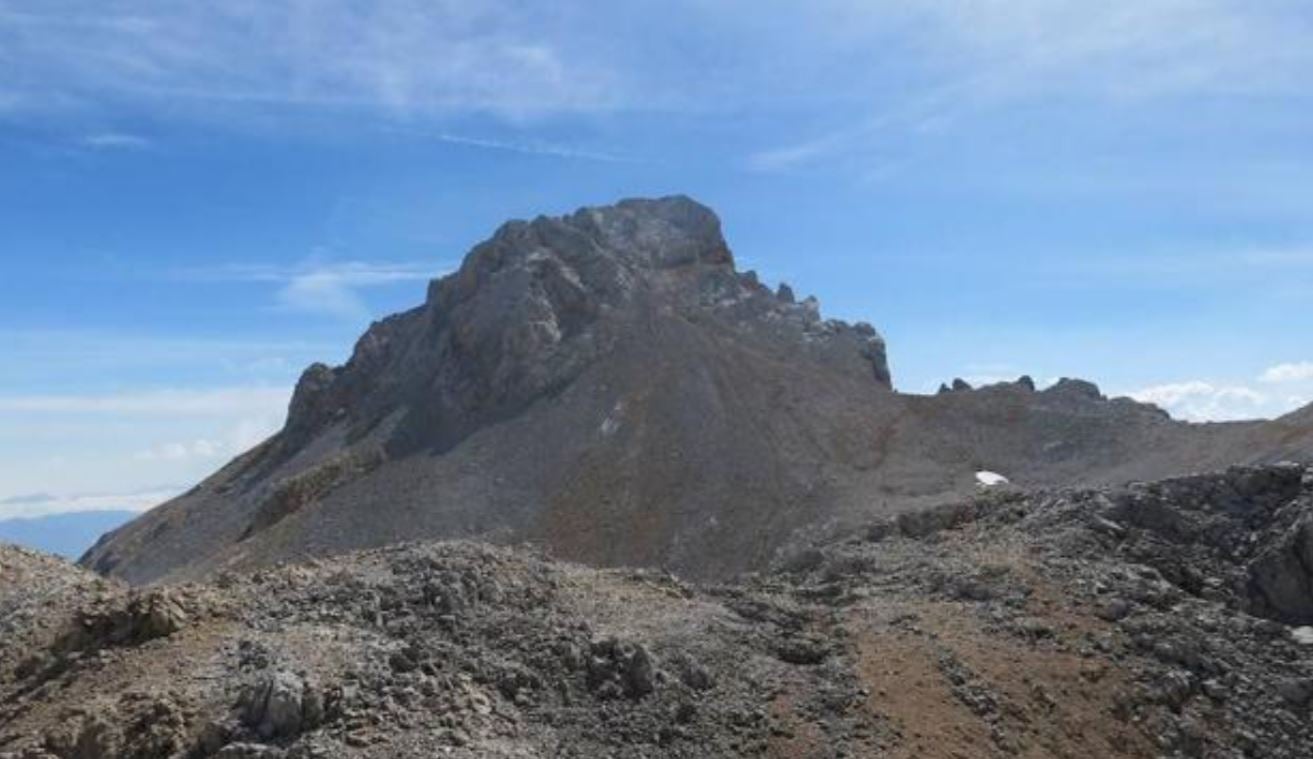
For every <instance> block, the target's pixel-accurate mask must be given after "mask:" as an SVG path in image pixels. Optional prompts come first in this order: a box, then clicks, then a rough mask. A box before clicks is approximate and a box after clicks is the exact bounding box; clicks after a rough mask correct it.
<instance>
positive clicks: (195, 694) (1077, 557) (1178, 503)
mask: <svg viewBox="0 0 1313 759" xmlns="http://www.w3.org/2000/svg"><path fill="white" fill-rule="evenodd" d="M1310 519H1313V469H1307V468H1304V467H1299V466H1294V465H1288V466H1266V467H1257V468H1236V469H1232V470H1228V471H1225V472H1220V473H1216V474H1210V475H1202V476H1193V477H1186V478H1180V479H1173V480H1169V481H1164V482H1156V483H1149V484H1139V485H1134V486H1130V487H1127V488H1118V489H1061V490H1047V491H1036V492H1029V493H1028V492H1024V491H1021V490H1017V489H998V490H989V491H985V492H983V493H980V494H978V495H977V496H975V497H973V498H970V499H966V500H961V501H956V502H953V503H949V504H945V505H941V506H939V507H937V508H934V509H930V510H925V511H919V512H907V513H904V514H901V515H899V516H897V517H892V518H879V519H874V520H870V521H868V522H867V523H866V524H863V525H860V526H859V527H858V528H857V529H856V530H855V531H836V532H835V533H834V534H832V535H829V536H826V537H823V538H821V539H819V540H817V541H815V542H804V541H799V542H796V543H793V544H791V545H789V546H787V547H786V550H785V551H783V552H782V553H781V555H780V557H779V558H778V560H777V561H776V562H775V563H774V565H773V566H772V567H770V568H769V569H768V570H766V571H764V572H762V573H761V574H760V575H759V576H756V577H753V578H749V579H746V580H745V581H743V582H741V583H737V584H728V585H706V586H700V585H694V584H688V583H684V582H681V581H679V580H677V579H675V578H673V577H671V576H669V575H667V574H664V573H661V572H658V571H653V570H597V569H588V568H584V567H580V566H577V565H571V564H563V563H558V562H554V561H551V560H548V559H546V558H545V557H544V556H542V555H541V554H540V553H537V552H533V551H526V550H523V549H514V550H512V549H507V548H495V547H491V546H487V545H478V544H472V543H426V544H406V545H398V546H393V547H389V548H385V549H376V550H372V551H368V552H362V553H355V554H346V555H341V556H337V557H333V558H330V559H321V560H315V561H312V562H309V563H306V564H301V565H287V566H283V567H278V568H274V569H269V570H262V571H258V572H254V573H223V574H221V575H219V576H217V577H216V578H215V580H214V582H213V583H210V584H198V585H180V586H168V587H163V588H151V589H136V590H134V589H132V588H129V587H128V586H126V585H124V584H122V583H120V582H118V581H113V580H106V579H103V578H101V577H98V576H96V575H93V574H91V573H89V572H84V571H81V570H78V569H76V568H74V567H73V566H71V565H68V564H66V563H63V562H59V561H57V560H53V559H47V558H44V557H41V556H37V555H34V554H32V553H31V552H25V551H22V550H17V549H9V548H3V547H0V632H2V633H3V634H2V635H0V758H3V759H11V758H15V759H17V758H19V757H21V758H22V759H55V758H58V759H66V758H68V757H78V758H79V759H109V758H110V757H115V758H117V757H128V756H131V757H138V758H139V759H156V758H158V759H164V758H165V757H182V756H189V757H197V758H198V759H199V758H203V757H223V758H224V759H234V758H237V757H262V758H264V759H302V758H308V757H328V758H335V757H380V758H381V757H431V756H452V757H471V758H472V757H507V758H509V757H527V756H561V757H604V756H605V757H615V758H616V759H637V757H656V756H662V757H703V756H763V757H840V756H882V757H897V758H904V757H906V758H909V759H910V757H952V756H973V757H986V758H987V759H988V758H992V757H1004V756H1099V757H1146V758H1148V757H1160V756H1200V757H1233V756H1235V757H1238V756H1262V757H1269V758H1271V759H1300V758H1302V757H1305V756H1307V752H1308V746H1309V745H1310V744H1313V721H1310V719H1309V717H1310V713H1311V712H1310V710H1311V709H1313V628H1309V627H1297V626H1291V625H1293V624H1307V623H1308V622H1310V621H1313V616H1308V615H1306V613H1305V612H1303V611H1298V610H1296V606H1298V605H1300V604H1307V603H1308V602H1310V601H1313V596H1311V595H1309V581H1310V579H1313V573H1310V571H1309V568H1308V567H1307V566H1305V565H1301V564H1300V563H1299V562H1285V561H1283V560H1280V559H1279V557H1281V556H1284V555H1285V554H1286V552H1288V551H1289V550H1291V549H1292V547H1293V546H1295V545H1298V544H1297V543H1291V542H1289V540H1288V538H1289V537H1290V536H1291V535H1294V534H1298V533H1299V532H1300V529H1302V528H1300V527H1298V526H1299V525H1305V524H1307V523H1308V521H1309V520H1310ZM1274 556H1275V557H1278V561H1277V564H1275V565H1274V564H1272V563H1271V557H1274ZM1276 588H1281V589H1282V590H1281V593H1282V594H1285V593H1291V595H1281V597H1282V598H1283V599H1285V600H1284V601H1282V602H1279V603H1276V602H1274V600H1275V598H1276V597H1275V596H1273V595H1272V592H1273V590H1274V589H1276ZM1286 602H1290V603H1293V604H1294V605H1293V606H1290V605H1283V604H1286ZM1286 623H1291V624H1286Z"/></svg>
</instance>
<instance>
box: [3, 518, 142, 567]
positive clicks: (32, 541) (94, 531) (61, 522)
mask: <svg viewBox="0 0 1313 759" xmlns="http://www.w3.org/2000/svg"><path fill="white" fill-rule="evenodd" d="M135 516H137V512H135V511H76V512H70V513H67V514H51V515H49V516H44V517H31V518H27V519H5V520H0V543H17V544H18V545H21V546H27V547H28V548H35V549H37V550H39V551H45V552H47V553H53V554H58V555H60V556H66V557H68V558H70V559H77V558H78V557H79V556H81V555H82V554H83V552H85V551H86V550H87V549H88V548H90V547H91V544H92V543H95V542H96V539H97V538H99V537H100V536H101V535H103V534H105V533H107V532H109V531H110V530H113V529H115V528H117V527H118V526H120V525H122V524H123V523H125V522H127V521H128V520H130V519H132V518H133V517H135Z"/></svg>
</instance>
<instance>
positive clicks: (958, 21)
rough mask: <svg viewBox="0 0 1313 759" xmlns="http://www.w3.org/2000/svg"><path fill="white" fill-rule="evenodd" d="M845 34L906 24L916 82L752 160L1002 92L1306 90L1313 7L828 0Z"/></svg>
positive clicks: (801, 160)
mask: <svg viewBox="0 0 1313 759" xmlns="http://www.w3.org/2000/svg"><path fill="white" fill-rule="evenodd" d="M824 5H825V6H826V7H828V8H829V9H830V10H831V11H836V9H837V12H832V13H830V14H828V18H829V20H830V22H831V23H832V24H834V25H835V28H834V29H833V30H832V31H831V34H832V35H833V36H834V37H835V38H836V39H851V38H853V37H854V36H859V35H861V34H863V33H864V32H863V30H866V31H865V33H868V34H875V33H879V32H881V31H883V30H887V29H889V28H896V29H897V30H898V33H899V36H900V42H901V43H902V47H900V49H902V50H908V51H910V55H911V56H912V58H913V60H914V61H915V62H916V63H918V64H920V65H919V66H917V69H918V70H920V71H921V72H922V77H923V78H922V80H921V81H919V82H917V84H916V86H911V87H904V88H903V89H904V91H905V92H906V93H908V94H906V95H900V94H899V93H898V91H897V90H893V91H886V92H882V93H879V94H878V95H877V94H876V93H872V97H871V101H872V106H871V111H870V113H868V114H867V115H865V116H858V117H856V118H851V117H850V118H849V120H848V121H847V123H843V124H841V125H839V126H836V127H833V128H831V129H830V130H828V131H821V132H820V133H819V134H813V135H811V136H807V137H803V138H800V139H799V140H798V141H796V142H793V143H790V144H784V145H777V146H772V147H768V148H765V149H762V150H760V151H758V152H756V153H754V154H752V155H751V156H750V157H749V159H748V165H749V166H751V167H753V168H757V169H762V170H780V169H788V168H793V167H795V166H798V165H802V164H806V163H810V162H818V161H824V160H842V161H845V162H848V163H851V162H852V160H853V158H854V156H856V155H861V154H864V153H867V152H869V151H870V150H871V148H872V145H873V144H878V143H879V142H881V141H885V140H887V139H888V137H889V135H890V133H898V134H903V135H907V134H917V133H923V132H927V131H940V130H943V129H944V128H946V127H951V126H952V124H953V123H954V122H957V121H968V120H970V119H971V117H972V116H973V115H974V114H977V113H979V112H981V111H982V110H988V109H993V108H997V107H1000V106H1005V105H1015V104H1018V103H1025V102H1032V101H1045V102H1048V103H1050V104H1053V103H1072V102H1095V103H1100V104H1103V105H1104V106H1134V105H1138V104H1143V103H1148V102H1153V101H1159V100H1165V99H1178V100H1179V99H1182V98H1209V97H1246V98H1252V97H1265V96H1291V95H1297V96H1308V95H1309V94H1310V92H1313V83H1311V82H1310V80H1309V77H1308V74H1309V72H1310V71H1313V48H1310V47H1309V46H1308V45H1307V44H1306V43H1305V40H1306V39H1307V35H1308V34H1309V33H1310V31H1313V18H1311V17H1309V16H1308V14H1306V13H1304V12H1303V10H1304V9H1303V8H1301V7H1300V6H1299V4H1297V3H1290V2H1275V3H1235V2H1228V1H1227V0H1191V1H1189V2H1183V1H1182V0H1112V1H1111V2H1103V3H1088V2H1084V1H1083V0H960V1H958V2H943V3H893V4H891V3H869V2H861V0H836V2H832V3H825V4H824Z"/></svg>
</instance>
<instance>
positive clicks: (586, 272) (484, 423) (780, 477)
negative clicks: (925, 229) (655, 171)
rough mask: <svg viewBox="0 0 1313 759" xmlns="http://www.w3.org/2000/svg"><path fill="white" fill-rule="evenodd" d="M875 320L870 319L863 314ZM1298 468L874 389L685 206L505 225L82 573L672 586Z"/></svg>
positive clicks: (1187, 431) (1002, 391)
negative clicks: (1031, 513) (801, 549)
mask: <svg viewBox="0 0 1313 759" xmlns="http://www.w3.org/2000/svg"><path fill="white" fill-rule="evenodd" d="M872 310H873V311H877V312H878V310H879V304H878V303H876V304H872ZM1310 458H1313V424H1311V423H1310V418H1309V416H1308V412H1307V411H1306V412H1304V413H1303V414H1302V415H1299V414H1296V415H1292V416H1290V417H1288V418H1286V419H1283V420H1277V421H1274V422H1267V423H1241V424H1218V425H1192V424H1185V423H1182V422H1178V421H1174V420H1172V419H1170V418H1169V417H1168V416H1167V415H1166V414H1164V413H1163V412H1161V411H1160V410H1159V409H1157V408H1155V407H1153V406H1149V405H1145V404H1139V403H1135V402H1133V401H1130V400H1128V399H1109V398H1106V397H1104V396H1103V394H1102V393H1101V392H1100V391H1099V389H1098V388H1097V387H1096V386H1094V385H1092V384H1090V383H1088V382H1083V381H1079V380H1064V381H1062V382H1059V383H1057V384H1056V385H1054V386H1052V387H1050V388H1047V389H1044V390H1036V388H1035V385H1034V383H1033V382H1031V381H1029V380H1028V379H1026V378H1022V379H1021V380H1019V381H1018V382H1016V383H1004V384H1000V385H994V386H990V387H985V388H979V389H973V388H971V387H970V386H968V385H966V383H963V382H958V383H954V386H953V387H951V388H950V387H947V386H946V387H945V388H944V391H943V392H941V393H939V394H937V395H932V396H917V395H908V394H904V393H898V392H895V391H894V390H893V389H892V383H891V375H890V368H889V362H888V358H887V354H886V346H885V342H884V340H883V339H882V338H881V336H880V335H879V334H878V333H877V331H876V330H875V329H874V328H872V327H871V326H869V325H867V324H861V323H859V324H847V323H844V322H841V321H836V320H832V319H825V318H823V317H822V315H821V312H820V308H819V305H818V304H817V302H816V300H815V299H814V298H803V299H799V298H797V297H796V296H795V295H794V292H793V290H792V289H791V288H790V287H789V286H788V285H784V284H781V285H779V286H778V287H777V288H774V289H772V288H769V287H767V286H766V285H765V284H763V283H762V282H760V281H759V280H758V278H757V276H756V275H755V274H753V273H752V272H740V271H738V270H737V269H736V268H735V265H734V257H733V255H732V253H731V251H730V248H729V246H728V245H727V243H726V241H725V239H724V238H723V236H722V234H721V229H720V223H719V221H718V219H717V218H716V216H715V214H714V213H713V212H712V211H711V210H709V209H707V208H705V207H704V206H701V205H699V204H698V203H696V202H694V201H692V200H690V199H688V198H685V197H670V198H662V199H656V200H627V201H622V202H620V203H618V204H616V205H613V206H606V207H598V208H585V209H582V210H579V211H577V212H575V213H573V214H570V215H567V216H563V217H556V218H548V217H539V218H537V219H534V220H533V221H515V222H510V223H508V224H505V225H504V226H502V227H501V228H500V229H498V230H497V231H496V233H495V234H494V235H493V236H492V237H491V238H490V239H489V240H487V241H485V242H482V243H480V244H478V245H476V246H475V247H474V248H473V249H472V250H471V251H470V253H469V254H468V256H466V258H465V260H464V262H463V263H462V265H461V266H460V268H459V270H458V271H456V272H455V273H453V274H451V275H449V276H446V277H443V278H442V279H439V280H436V281H434V282H433V283H432V284H431V285H430V286H429V289H428V293H427V297H426V298H425V301H424V303H423V304H422V305H420V306H419V307H417V308H414V309H412V310H410V311H407V312H404V313H401V314H397V315H395V316H392V317H389V318H387V319H384V320H383V321H380V322H378V323H376V324H374V325H373V326H371V327H370V329H369V330H368V331H367V332H366V333H365V334H364V335H363V336H362V337H361V338H360V340H359V342H358V343H357V344H356V346H355V350H354V352H353V354H352V356H351V359H350V360H349V361H348V362H347V363H346V364H345V365H344V366H340V367H328V366H324V365H315V366H312V367H310V368H309V369H307V370H306V372H305V373H304V375H303V376H302V377H301V379H300V381H299V383H298V384H297V387H296V391H295V396H294V398H293V400H292V402H291V407H290V409H289V413H288V418H287V422H286V425H285V427H284V428H283V429H282V430H281V431H280V432H278V433H277V434H276V435H274V436H273V437H272V438H271V439H269V440H268V441H266V442H265V443H263V444H262V445H259V446H258V447H256V448H255V449H254V450H251V451H249V452H247V453H245V454H243V455H242V456H240V457H238V458H237V459H236V460H234V461H232V462H231V463H229V464H228V465H227V466H225V467H223V468H222V469H221V470H220V471H218V472H217V473H216V474H214V475H213V476H212V477H210V478H209V479H207V480H206V481H204V482H202V483H201V484H200V485H198V486H197V487H196V488H194V489H193V490H192V491H190V492H188V493H187V494H185V495H183V496H182V497H180V498H178V499H176V500H174V501H172V502H170V503H168V504H165V505H163V506H161V507H159V508H157V509H155V510H153V511H151V512H150V513H148V514H146V515H145V516H143V517H141V518H140V519H138V520H136V521H135V522H133V523H131V524H129V525H128V526H126V527H124V528H122V529H120V530H118V531H116V532H114V533H112V534H111V535H108V536H106V537H105V538H104V539H102V540H101V541H100V542H99V543H98V544H97V545H96V546H95V547H94V548H93V549H92V550H91V551H90V552H88V553H87V555H86V556H85V557H84V558H83V560H82V563H83V565H84V566H86V567H88V568H91V569H94V570H95V571H97V572H100V573H102V574H105V575H108V576H110V577H115V578H121V579H124V580H127V581H129V582H133V583H150V582H157V581H161V580H186V579H202V578H212V577H214V576H216V574H217V573H219V572H222V571H226V570H246V569H255V568H259V567H266V566H271V565H274V564H276V563H279V562H282V561H287V560H290V559H298V558H303V557H322V556H330V555H334V554H338V553H342V552H345V551H350V550H354V549H361V548H368V547H375V546H383V545H388V544H392V543H395V542H398V541H403V540H414V539H417V538H465V539H477V540H481V541H486V542H492V543H499V544H512V543H521V542H528V543H532V544H535V545H538V546H540V547H542V548H544V549H545V550H547V551H548V552H549V553H550V554H551V555H553V556H555V557H559V558H563V559H566V560H571V561H580V562H586V563H589V564H593V565H602V566H606V565H630V566H642V567H654V568H662V569H665V570H669V571H673V572H675V573H677V574H679V575H680V576H684V577H689V578H695V579H713V580H714V579H727V578H730V577H733V576H734V575H736V574H737V573H740V572H743V571H749V570H760V569H762V568H764V567H766V566H768V565H769V563H770V562H771V561H772V560H773V559H774V558H776V557H777V556H778V555H779V552H780V551H781V550H782V549H783V548H784V547H785V546H787V545H789V544H791V543H795V542H797V541H798V540H801V539H806V538H807V537H808V536H812V535H814V534H817V533H818V532H825V531H835V530H842V529H844V528H847V527H851V526H853V525H856V524H860V523H863V522H864V521H866V520H869V519H871V518H872V517H874V516H893V515H896V514H899V513H903V512H908V511H914V510H917V509H922V508H925V507H928V506H935V505H938V504H943V503H948V502H952V501H955V500H959V499H961V498H962V497H963V496H965V495H968V494H970V493H971V492H972V491H974V489H975V488H976V487H977V472H980V471H987V472H992V473H997V474H998V475H999V476H1001V477H1004V478H1006V479H1007V480H1009V481H1010V482H1012V483H1013V484H1016V485H1019V486H1022V487H1041V486H1060V485H1101V484H1116V483H1122V482H1127V481H1131V480H1136V479H1141V480H1143V479H1155V478H1159V477H1165V476H1171V475H1179V474H1185V473H1188V472H1192V471H1202V470H1206V469H1211V468H1217V467H1224V466H1228V465H1232V464H1239V463H1260V462H1275V461H1279V460H1282V459H1293V460H1309V459H1310Z"/></svg>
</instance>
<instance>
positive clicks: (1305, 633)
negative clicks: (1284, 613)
mask: <svg viewBox="0 0 1313 759" xmlns="http://www.w3.org/2000/svg"><path fill="white" fill-rule="evenodd" d="M1290 637H1292V638H1294V639H1295V642H1296V643H1298V644H1300V645H1303V646H1313V627H1292V628H1291V629H1290Z"/></svg>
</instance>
